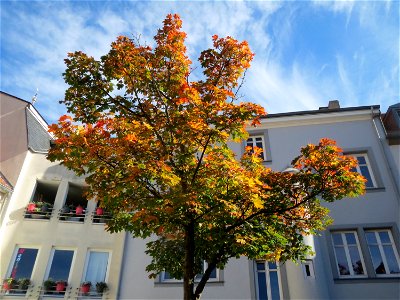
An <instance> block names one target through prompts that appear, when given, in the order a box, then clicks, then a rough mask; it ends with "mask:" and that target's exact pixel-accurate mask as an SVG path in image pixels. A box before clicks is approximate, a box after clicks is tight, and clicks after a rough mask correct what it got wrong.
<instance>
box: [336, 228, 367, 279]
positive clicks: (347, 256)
mask: <svg viewBox="0 0 400 300" xmlns="http://www.w3.org/2000/svg"><path fill="white" fill-rule="evenodd" d="M339 233H340V236H341V239H342V242H343V245H341V246H343V248H344V252H345V255H346V262H347V267H348V269H349V271H350V275H341V274H340V270H339V263H338V259H337V255H336V250H335V247H337V246H340V245H335V243H334V241H333V234H339ZM346 233H353V234H354V237H355V240H356V246H357V251H358V255H359V257H360V260H361V265H362V268H363V272H364V274H354V269H353V267H352V261H351V256H350V251H349V245H348V243H347V239H346V236H345V234H346ZM331 241H332V246H333V254H334V257H335V262H336V264H335V267H336V271H337V273H338V275H339V278H341V279H342V278H367V277H368V272H367V269H366V266H365V260H364V256H363V253H362V250H361V246H360V241H359V238H358V232H357V230H336V231H332V232H331ZM350 246H353V245H350Z"/></svg>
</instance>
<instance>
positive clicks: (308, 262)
mask: <svg viewBox="0 0 400 300" xmlns="http://www.w3.org/2000/svg"><path fill="white" fill-rule="evenodd" d="M302 265H303V275H304V278H306V279H308V278H315V271H314V262H313V260H312V259H307V260H306V261H304V262H303V263H302ZM307 267H308V270H309V272H310V275H307Z"/></svg>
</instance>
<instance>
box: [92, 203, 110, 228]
mask: <svg viewBox="0 0 400 300" xmlns="http://www.w3.org/2000/svg"><path fill="white" fill-rule="evenodd" d="M111 217H112V215H111V214H110V213H108V212H106V211H104V209H103V208H101V207H98V208H97V209H96V210H95V211H94V212H93V213H92V222H93V223H95V224H104V223H107V221H108V220H110V219H111Z"/></svg>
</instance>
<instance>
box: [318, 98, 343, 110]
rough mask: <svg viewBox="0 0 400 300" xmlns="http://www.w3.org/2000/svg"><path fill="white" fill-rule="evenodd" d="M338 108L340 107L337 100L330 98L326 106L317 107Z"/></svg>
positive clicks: (322, 108)
mask: <svg viewBox="0 0 400 300" xmlns="http://www.w3.org/2000/svg"><path fill="white" fill-rule="evenodd" d="M339 108H340V104H339V100H330V101H329V103H328V106H322V107H320V108H319V110H330V109H339Z"/></svg>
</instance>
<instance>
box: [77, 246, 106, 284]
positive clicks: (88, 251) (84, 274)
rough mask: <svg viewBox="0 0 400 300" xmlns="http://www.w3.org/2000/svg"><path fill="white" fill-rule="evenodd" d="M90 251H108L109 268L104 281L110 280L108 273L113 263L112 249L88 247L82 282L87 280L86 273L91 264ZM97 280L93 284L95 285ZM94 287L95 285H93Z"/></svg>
mask: <svg viewBox="0 0 400 300" xmlns="http://www.w3.org/2000/svg"><path fill="white" fill-rule="evenodd" d="M90 252H104V253H108V260H107V270H106V274H105V276H104V282H108V275H109V273H110V263H111V255H112V252H111V251H110V250H104V249H88V250H87V253H86V258H85V267H84V268H83V274H82V280H81V282H83V281H85V278H86V273H87V268H88V266H89V257H90ZM95 284H96V283H95V282H92V285H95ZM92 288H93V286H92Z"/></svg>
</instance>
